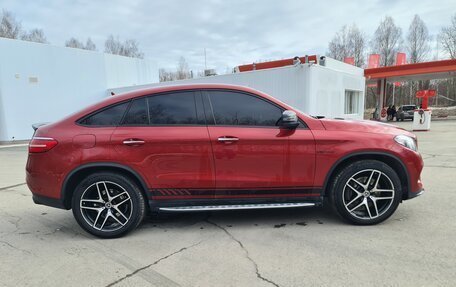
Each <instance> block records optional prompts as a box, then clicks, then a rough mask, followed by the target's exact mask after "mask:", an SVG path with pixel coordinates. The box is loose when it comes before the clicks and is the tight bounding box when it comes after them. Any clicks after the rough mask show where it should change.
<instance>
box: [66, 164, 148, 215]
mask: <svg viewBox="0 0 456 287" xmlns="http://www.w3.org/2000/svg"><path fill="white" fill-rule="evenodd" d="M102 171H108V172H115V173H119V174H121V175H123V176H126V177H128V178H129V179H131V180H133V181H134V182H135V183H136V184H137V185H138V187H139V188H140V190H141V191H142V193H143V196H144V199H145V200H146V202H147V200H148V198H149V197H148V196H147V194H146V192H147V190H148V187H147V184H146V182H145V181H144V179H143V178H142V176H141V175H140V174H139V173H138V172H136V171H135V170H134V169H132V168H130V167H128V166H125V165H122V164H118V163H112V162H97V163H89V164H84V165H81V166H78V167H77V168H75V169H73V170H72V171H71V172H69V173H68V175H67V176H66V177H65V180H64V181H63V184H62V189H61V191H60V193H61V194H60V196H61V197H60V198H61V201H62V202H63V205H64V207H65V208H66V209H71V200H72V198H73V192H74V189H75V188H76V186H77V184H78V182H79V181H80V180H82V179H83V178H84V177H86V176H88V175H90V174H92V173H96V172H102Z"/></svg>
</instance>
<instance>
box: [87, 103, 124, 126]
mask: <svg viewBox="0 0 456 287" xmlns="http://www.w3.org/2000/svg"><path fill="white" fill-rule="evenodd" d="M128 104H129V102H125V103H122V104H118V105H115V106H111V107H108V108H107V109H104V110H102V111H100V112H97V113H96V114H94V115H91V116H89V117H86V118H84V119H82V120H81V121H79V123H80V124H82V125H86V126H117V125H118V124H119V123H120V121H121V120H122V117H123V115H124V113H125V110H126V109H127V107H128Z"/></svg>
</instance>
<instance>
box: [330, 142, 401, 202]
mask: <svg viewBox="0 0 456 287" xmlns="http://www.w3.org/2000/svg"><path fill="white" fill-rule="evenodd" d="M363 159H370V160H378V161H381V162H384V163H385V164H387V165H389V166H390V167H391V168H392V169H394V171H395V172H396V173H397V175H398V176H399V178H400V180H401V187H402V199H406V198H407V194H408V191H409V190H410V177H409V174H408V171H407V168H406V166H405V164H404V163H403V162H402V161H401V160H400V159H399V158H398V157H397V156H395V155H393V154H390V153H386V152H378V151H365V152H356V153H351V154H348V155H345V156H344V157H342V158H340V159H339V160H338V161H336V163H334V164H333V166H332V167H331V169H330V170H329V172H328V174H327V175H326V178H325V182H324V185H323V195H324V196H325V197H328V196H329V190H328V188H329V186H331V181H332V180H333V178H334V176H335V175H336V174H337V173H338V172H339V171H340V170H341V169H343V168H344V167H346V166H347V165H349V164H350V163H352V162H354V161H358V160H363ZM404 179H405V180H404Z"/></svg>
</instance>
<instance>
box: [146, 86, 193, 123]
mask: <svg viewBox="0 0 456 287" xmlns="http://www.w3.org/2000/svg"><path fill="white" fill-rule="evenodd" d="M148 100H149V115H150V124H151V125H196V124H198V120H197V115H196V107H195V97H194V93H193V92H182V93H175V94H166V95H159V96H151V97H149V98H148Z"/></svg>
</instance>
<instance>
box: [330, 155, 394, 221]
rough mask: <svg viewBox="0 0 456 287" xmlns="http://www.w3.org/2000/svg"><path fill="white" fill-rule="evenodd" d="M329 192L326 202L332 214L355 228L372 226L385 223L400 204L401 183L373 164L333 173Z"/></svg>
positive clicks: (383, 167)
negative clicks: (333, 211) (329, 205)
mask: <svg viewBox="0 0 456 287" xmlns="http://www.w3.org/2000/svg"><path fill="white" fill-rule="evenodd" d="M371 174H372V176H371ZM378 178H379V179H378ZM369 179H370V181H369ZM377 179H378V180H377ZM357 182H358V183H360V184H361V185H359V184H358V183H357ZM330 188H331V189H330V200H331V203H332V206H333V207H334V209H335V211H336V212H337V213H338V214H339V215H340V216H341V217H342V218H343V219H345V220H346V221H348V222H350V223H352V224H356V225H372V224H377V223H380V222H382V221H384V220H386V219H387V218H388V217H390V216H391V215H392V214H393V213H394V211H396V209H397V207H398V205H399V203H400V202H401V200H402V188H401V181H400V179H399V177H398V175H397V173H396V172H395V171H394V170H393V169H392V168H391V167H390V166H388V165H387V164H385V163H383V162H381V161H377V160H361V161H357V162H354V163H352V164H349V165H348V166H346V167H344V168H343V169H342V170H341V171H339V172H338V173H337V175H336V176H335V177H334V179H333V181H332V184H331V185H330ZM387 190H388V191H387ZM360 194H361V195H360ZM364 200H365V202H364ZM374 201H375V202H374ZM357 206H359V207H358V208H355V207H357ZM375 213H376V214H375Z"/></svg>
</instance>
